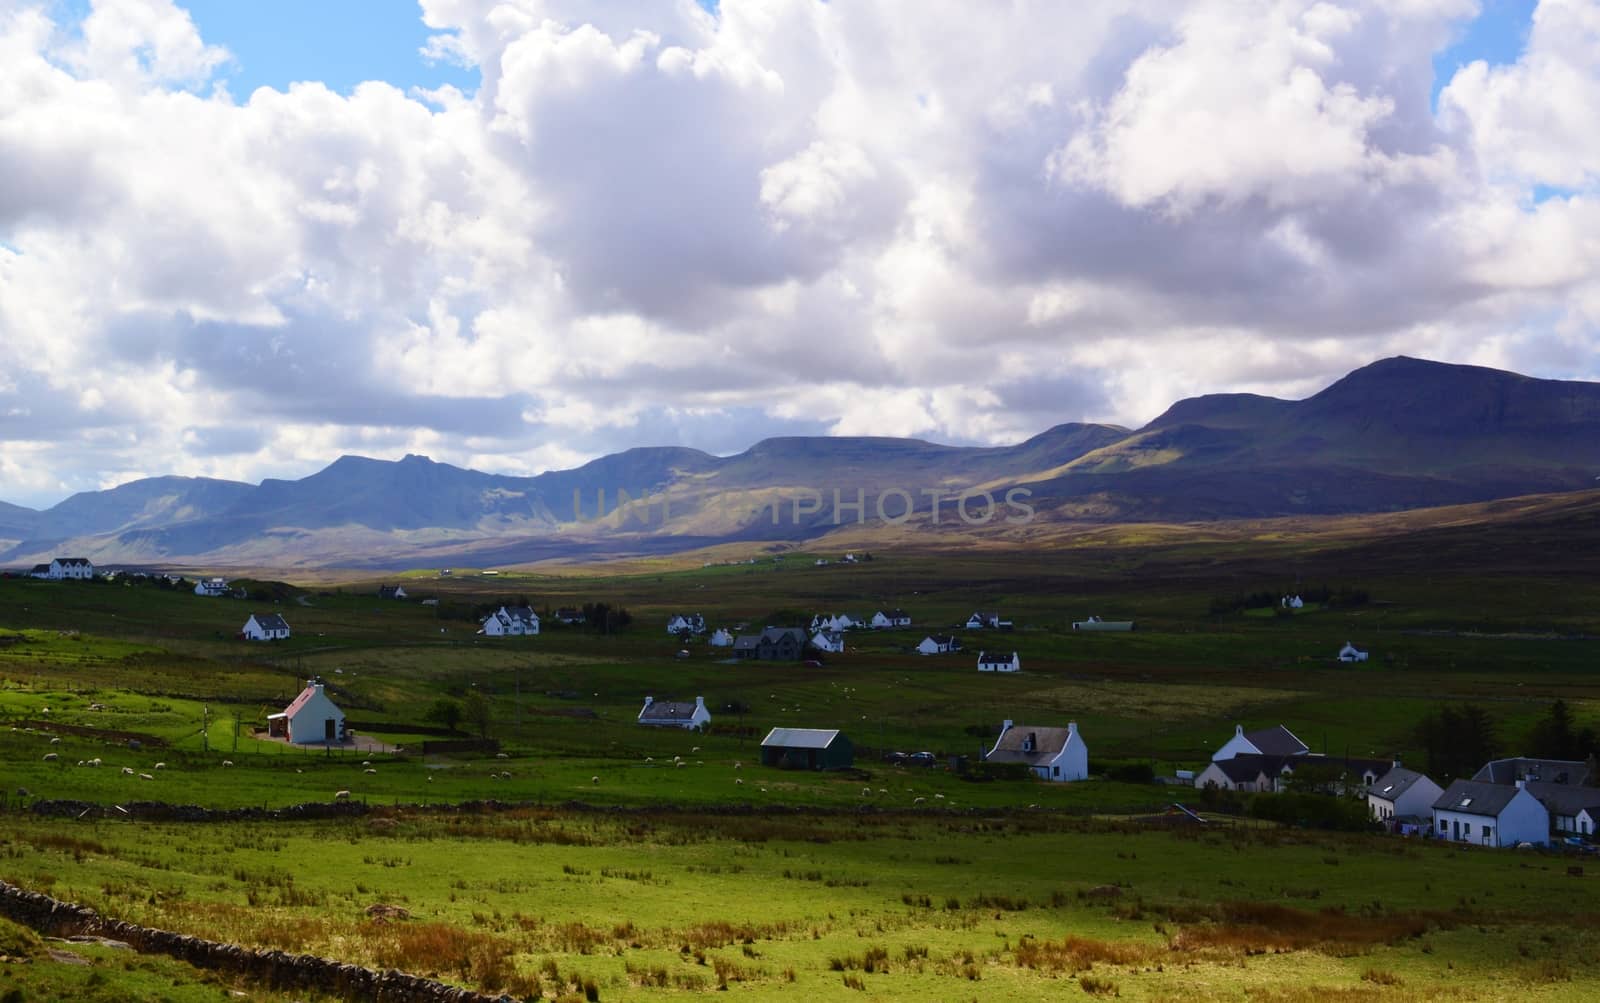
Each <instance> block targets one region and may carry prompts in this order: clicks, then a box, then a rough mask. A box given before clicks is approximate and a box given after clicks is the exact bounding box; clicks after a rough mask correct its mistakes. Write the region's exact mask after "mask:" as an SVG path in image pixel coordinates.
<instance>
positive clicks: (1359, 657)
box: [1339, 641, 1367, 662]
mask: <svg viewBox="0 0 1600 1003" xmlns="http://www.w3.org/2000/svg"><path fill="white" fill-rule="evenodd" d="M1366 660H1367V653H1366V652H1365V651H1362V650H1360V649H1359V648H1357V647H1356V646H1355V645H1353V644H1351V643H1350V642H1349V641H1346V642H1344V647H1342V648H1340V649H1339V661H1341V662H1364V661H1366Z"/></svg>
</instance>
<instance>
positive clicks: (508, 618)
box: [478, 606, 539, 637]
mask: <svg viewBox="0 0 1600 1003" xmlns="http://www.w3.org/2000/svg"><path fill="white" fill-rule="evenodd" d="M478 633H480V634H482V635H484V636H485V637H533V636H535V635H537V634H538V633H539V614H537V613H535V612H534V611H533V607H532V606H501V607H500V608H499V609H497V610H495V611H494V612H493V613H490V614H489V615H488V616H487V617H486V618H484V621H483V626H482V627H481V628H480V629H479V631H478Z"/></svg>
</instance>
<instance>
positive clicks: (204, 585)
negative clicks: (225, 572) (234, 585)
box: [194, 578, 228, 598]
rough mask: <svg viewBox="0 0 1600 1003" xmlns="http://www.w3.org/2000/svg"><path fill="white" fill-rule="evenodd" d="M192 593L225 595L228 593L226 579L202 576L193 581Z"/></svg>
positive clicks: (213, 595)
mask: <svg viewBox="0 0 1600 1003" xmlns="http://www.w3.org/2000/svg"><path fill="white" fill-rule="evenodd" d="M194 594H195V595H197V596H211V597H212V598H216V597H217V596H225V595H227V594H228V580H227V579H226V578H202V579H200V580H199V581H198V582H195V583H194Z"/></svg>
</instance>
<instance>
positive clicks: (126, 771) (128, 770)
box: [122, 766, 133, 777]
mask: <svg viewBox="0 0 1600 1003" xmlns="http://www.w3.org/2000/svg"><path fill="white" fill-rule="evenodd" d="M122 775H123V776H125V777H131V776H133V767H131V766H124V767H123V768H122Z"/></svg>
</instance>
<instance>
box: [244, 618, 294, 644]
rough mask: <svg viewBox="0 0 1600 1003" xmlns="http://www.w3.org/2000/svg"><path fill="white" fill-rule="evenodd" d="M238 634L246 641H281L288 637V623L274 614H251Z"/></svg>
mask: <svg viewBox="0 0 1600 1003" xmlns="http://www.w3.org/2000/svg"><path fill="white" fill-rule="evenodd" d="M239 633H240V634H242V635H243V636H244V638H245V640H247V641H283V640H287V639H288V637H289V623H288V621H287V620H285V619H284V618H283V617H281V616H279V615H278V614H276V613H251V614H250V619H248V620H246V621H245V622H244V626H243V627H242V628H240V630H239Z"/></svg>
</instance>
